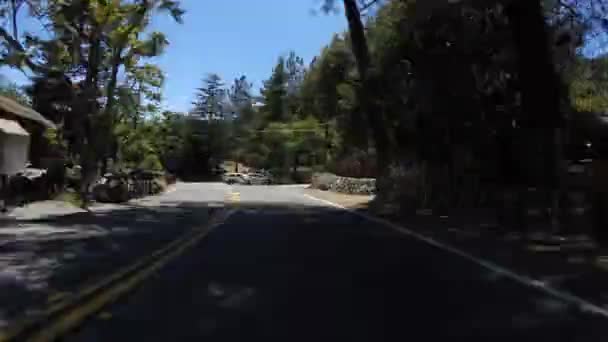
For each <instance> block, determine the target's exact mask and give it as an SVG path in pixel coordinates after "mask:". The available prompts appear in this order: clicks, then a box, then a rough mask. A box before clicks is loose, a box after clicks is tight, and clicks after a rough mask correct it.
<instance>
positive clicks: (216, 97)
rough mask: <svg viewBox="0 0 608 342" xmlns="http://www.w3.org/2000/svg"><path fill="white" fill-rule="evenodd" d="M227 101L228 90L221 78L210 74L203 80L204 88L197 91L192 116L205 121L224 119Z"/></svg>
mask: <svg viewBox="0 0 608 342" xmlns="http://www.w3.org/2000/svg"><path fill="white" fill-rule="evenodd" d="M225 100H226V90H225V89H224V83H223V82H222V79H221V77H220V76H218V75H217V74H209V75H207V77H206V78H205V79H204V80H203V86H202V87H200V88H198V89H197V93H196V100H195V101H194V102H193V103H192V104H193V105H194V109H193V110H192V114H193V115H196V116H199V117H201V118H203V119H205V120H221V119H224V114H225V110H224V109H225Z"/></svg>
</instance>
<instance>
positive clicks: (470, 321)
mask: <svg viewBox="0 0 608 342" xmlns="http://www.w3.org/2000/svg"><path fill="white" fill-rule="evenodd" d="M180 186H181V188H180V189H181V190H180V192H179V196H182V197H183V196H190V197H189V198H187V199H185V198H180V199H179V200H180V201H182V202H183V201H186V202H188V201H191V202H193V203H194V202H213V203H218V202H221V201H224V202H225V205H226V206H227V207H233V208H236V209H237V210H236V212H235V213H234V214H233V215H232V216H230V217H229V218H228V219H227V220H226V221H225V223H224V224H223V225H221V226H219V227H217V228H216V229H215V230H214V231H213V232H212V233H211V234H210V235H208V237H207V238H206V239H205V240H203V241H202V242H201V243H199V244H198V245H196V246H195V247H194V248H192V249H191V250H189V251H188V252H186V253H185V254H183V255H182V256H180V257H179V258H177V259H176V260H174V261H173V262H172V263H170V264H168V265H167V266H166V267H165V268H164V269H162V270H161V271H160V272H159V273H158V274H157V275H156V276H154V277H152V279H149V280H147V281H146V283H145V284H144V285H142V286H141V287H140V288H139V289H137V290H136V291H135V292H133V293H132V294H131V295H129V296H128V297H127V298H124V299H122V300H120V301H119V302H117V303H116V304H114V305H113V306H111V307H110V308H108V309H107V310H106V311H105V312H104V313H103V314H101V315H100V316H99V317H97V318H95V319H92V320H90V321H89V322H88V323H87V324H86V325H85V326H83V327H82V328H81V329H79V330H78V331H77V332H75V333H74V334H73V335H71V336H70V337H69V338H68V339H67V341H87V342H93V341H115V342H118V341H139V340H142V341H307V342H309V341H389V340H390V341H484V342H485V341H518V342H520V341H541V340H543V341H552V342H555V341H606V340H608V321H606V319H605V318H604V317H601V316H599V315H594V314H591V313H584V312H580V310H579V309H578V308H577V307H576V306H574V305H571V304H569V303H568V302H566V301H563V300H559V299H556V298H554V297H553V296H551V295H549V294H546V293H544V292H543V291H541V290H537V289H533V288H530V287H526V286H523V285H522V284H519V283H517V282H514V281H513V280H511V279H509V278H505V277H502V276H501V275H499V274H496V273H493V272H491V271H489V270H487V269H485V268H482V267H480V266H479V265H477V264H475V263H472V262H470V261H468V260H466V259H463V258H461V257H459V256H456V255H454V254H451V253H449V252H446V251H444V250H441V249H439V248H437V247H434V246H431V245H428V244H426V243H424V242H422V241H419V240H416V239H414V238H411V237H408V236H405V235H400V234H399V233H397V232H395V231H392V230H390V229H388V228H387V227H385V226H383V225H382V224H379V223H375V222H371V221H369V220H366V219H364V218H361V217H359V216H355V215H353V214H351V213H348V212H346V211H340V210H337V209H333V208H331V207H328V206H325V205H323V204H322V203H320V202H316V201H314V200H312V199H310V198H307V197H305V196H304V195H303V189H301V188H298V187H281V186H249V187H246V186H227V185H223V184H187V185H185V184H182V185H180Z"/></svg>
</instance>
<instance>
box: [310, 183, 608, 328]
mask: <svg viewBox="0 0 608 342" xmlns="http://www.w3.org/2000/svg"><path fill="white" fill-rule="evenodd" d="M304 196H305V197H306V198H309V199H312V200H314V201H317V202H321V203H324V204H325V205H328V206H332V207H335V208H339V209H342V210H345V211H347V212H349V213H351V214H354V215H356V216H359V217H362V218H364V219H366V220H368V221H372V222H376V223H379V224H381V225H384V226H386V227H388V228H390V229H391V230H393V231H395V232H397V233H400V234H403V235H407V236H410V237H412V238H415V239H417V240H420V241H422V242H425V243H427V244H429V245H431V246H433V247H436V248H438V249H441V250H443V251H445V252H447V253H451V254H454V255H457V256H459V257H461V258H464V259H466V260H468V261H470V262H472V263H474V264H477V265H479V266H481V267H483V268H485V269H487V270H489V271H492V272H494V273H496V274H498V275H502V276H505V277H507V278H509V279H511V280H513V281H515V282H517V283H519V284H521V285H524V286H526V287H529V288H532V289H536V290H540V291H542V292H544V293H545V294H548V295H550V296H553V297H555V298H558V299H560V300H563V301H565V302H567V303H570V304H574V305H578V307H579V308H580V310H581V311H584V312H591V313H594V314H597V315H600V316H602V317H604V318H608V309H606V308H603V307H601V306H599V305H597V304H594V303H592V302H590V301H588V300H586V299H584V298H581V297H579V296H577V295H574V294H572V293H570V292H567V291H564V290H560V289H557V288H555V287H553V286H551V285H549V284H547V283H545V282H543V281H541V280H538V279H534V278H532V277H529V276H527V275H523V274H518V273H517V272H515V271H513V270H510V269H508V268H506V267H503V266H500V265H498V264H496V263H494V262H492V261H489V260H486V259H483V258H479V257H476V256H473V255H472V254H469V253H467V252H465V251H463V250H460V249H458V248H456V247H453V246H451V245H449V244H447V243H445V242H441V241H438V240H436V239H433V238H430V237H428V236H425V235H422V234H420V233H417V232H415V231H414V230H412V229H408V228H406V227H404V226H401V225H398V224H395V223H393V222H391V221H388V220H386V219H382V218H379V217H376V216H372V215H368V214H364V213H361V212H357V211H355V210H353V209H350V208H347V207H344V206H342V205H340V204H337V203H334V202H330V201H328V200H324V199H321V198H317V197H314V196H311V195H308V194H304Z"/></svg>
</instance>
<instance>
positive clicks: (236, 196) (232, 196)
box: [225, 192, 241, 203]
mask: <svg viewBox="0 0 608 342" xmlns="http://www.w3.org/2000/svg"><path fill="white" fill-rule="evenodd" d="M225 201H226V202H229V203H238V202H240V201H241V193H240V192H231V193H228V194H226V196H225Z"/></svg>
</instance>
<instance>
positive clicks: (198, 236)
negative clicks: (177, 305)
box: [0, 210, 234, 342]
mask: <svg viewBox="0 0 608 342" xmlns="http://www.w3.org/2000/svg"><path fill="white" fill-rule="evenodd" d="M233 213H234V210H233V211H229V212H227V213H226V214H225V215H223V216H222V217H221V219H218V220H215V218H214V217H212V218H211V219H210V220H209V222H208V223H207V224H205V225H203V226H201V227H199V228H196V229H193V230H191V231H189V232H187V233H185V234H184V235H183V236H182V237H180V238H178V239H176V240H174V241H173V242H171V243H169V244H167V245H166V246H165V247H162V248H161V249H159V250H157V251H156V252H154V253H153V254H151V255H149V256H147V257H144V258H142V259H140V260H138V261H137V262H135V263H133V264H131V265H130V266H127V267H125V268H123V269H121V270H119V271H117V272H115V273H114V274H112V275H110V276H109V277H107V278H105V279H103V280H101V281H100V282H98V283H96V284H93V285H91V286H87V287H85V288H84V289H83V290H81V291H79V292H78V295H76V296H74V297H73V298H72V299H73V300H69V301H64V302H62V303H59V304H56V305H52V306H50V307H48V308H47V309H46V310H44V312H43V314H42V315H40V316H39V317H37V318H32V319H28V320H24V321H22V322H18V323H17V324H15V325H13V326H11V327H10V328H9V329H8V330H6V331H3V332H0V342H12V341H24V340H23V334H24V333H27V330H28V329H30V328H32V327H35V328H36V332H35V333H34V334H30V336H29V337H28V338H26V339H25V341H36V342H50V341H54V340H56V339H58V338H59V337H60V336H62V335H64V334H65V333H67V332H69V331H70V330H72V329H74V328H76V327H77V326H78V325H80V324H81V323H82V322H83V321H84V320H85V319H86V318H88V317H90V316H91V315H93V314H95V313H97V312H99V310H101V309H102V308H103V307H104V306H106V305H108V304H110V303H112V302H113V301H115V300H116V299H118V297H120V296H121V295H123V294H125V293H127V292H128V291H129V290H131V289H133V288H134V287H135V286H136V285H138V284H139V283H140V282H142V281H143V280H145V279H146V278H147V277H149V276H150V275H152V274H153V273H154V272H156V271H157V270H159V269H160V268H161V267H162V266H164V265H166V264H167V263H168V262H170V261H171V260H173V259H174V258H176V257H177V256H179V255H181V254H182V253H183V252H185V251H186V250H187V249H188V248H190V247H192V246H193V245H194V244H196V243H198V242H199V241H201V240H202V239H204V238H205V237H206V236H207V235H208V234H209V233H210V232H211V231H212V230H213V229H214V228H215V227H217V226H219V225H220V224H222V223H223V222H224V221H225V220H227V219H228V218H229V217H230V216H231V215H232V214H233ZM123 278H124V279H123ZM88 297H91V298H88ZM87 298H88V299H87ZM79 301H82V303H78V302H79ZM55 315H56V316H57V317H52V316H55ZM45 319H46V321H44V322H40V321H41V320H45ZM36 326H38V327H36Z"/></svg>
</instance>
